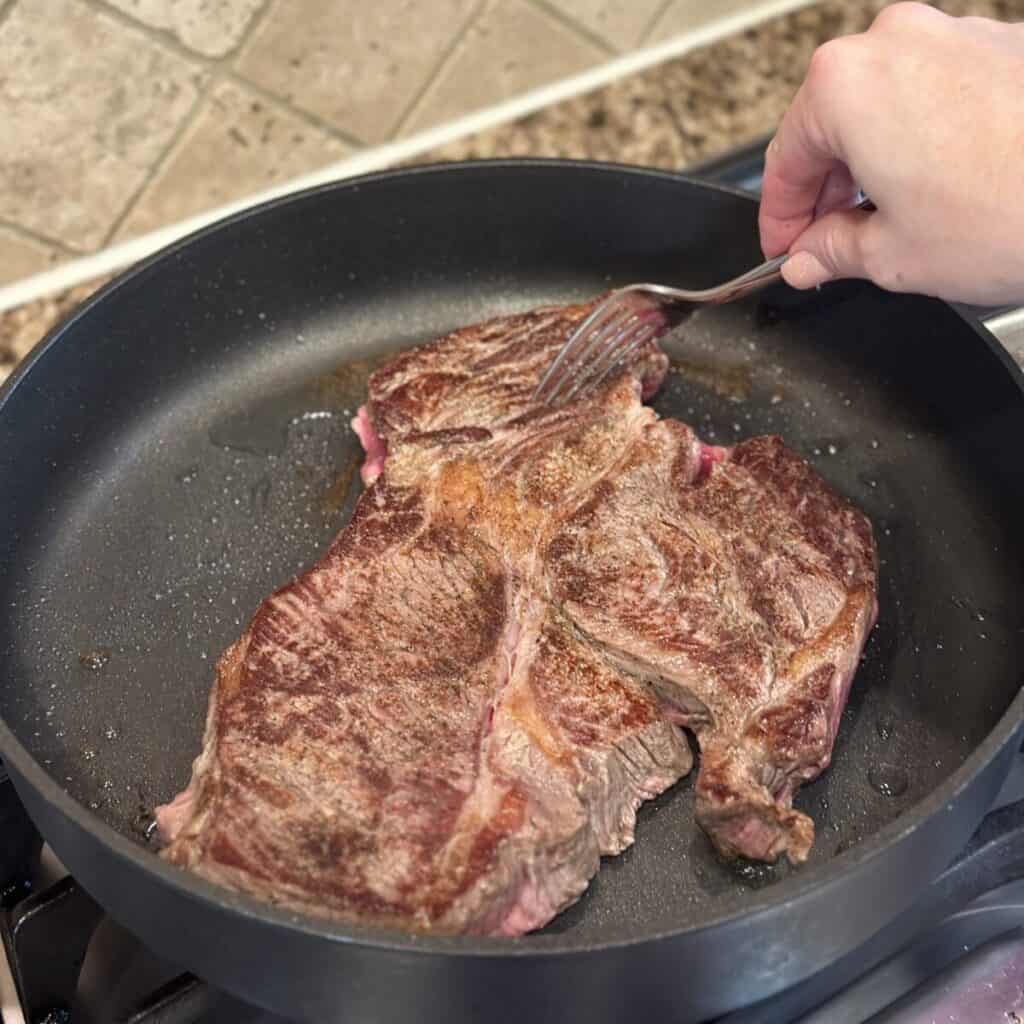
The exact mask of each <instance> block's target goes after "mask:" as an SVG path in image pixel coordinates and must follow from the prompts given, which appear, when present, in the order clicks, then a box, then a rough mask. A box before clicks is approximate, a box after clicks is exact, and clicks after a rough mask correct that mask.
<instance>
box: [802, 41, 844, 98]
mask: <svg viewBox="0 0 1024 1024" xmlns="http://www.w3.org/2000/svg"><path fill="white" fill-rule="evenodd" d="M846 51H847V46H846V43H845V41H844V40H843V39H830V40H829V41H828V42H827V43H822V44H821V46H819V47H818V48H817V49H816V50H815V51H814V53H813V54H811V61H810V64H808V66H807V81H808V82H809V83H811V84H812V85H813V86H814V87H815V88H821V87H823V86H829V85H831V84H832V83H833V82H834V81H835V80H836V78H837V77H838V76H839V74H840V73H841V71H842V68H843V65H844V64H845V62H846Z"/></svg>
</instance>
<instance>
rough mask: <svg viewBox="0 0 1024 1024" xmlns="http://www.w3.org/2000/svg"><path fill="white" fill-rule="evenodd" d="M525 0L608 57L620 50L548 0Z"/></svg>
mask: <svg viewBox="0 0 1024 1024" xmlns="http://www.w3.org/2000/svg"><path fill="white" fill-rule="evenodd" d="M526 2H527V3H528V4H529V5H530V6H531V7H533V8H534V9H535V10H537V11H542V12H543V13H544V14H546V15H547V16H548V17H549V18H550V19H551V20H552V21H557V22H558V24H559V25H561V26H562V28H567V29H568V30H569V31H570V32H572V33H573V35H575V36H578V37H579V38H580V39H582V40H583V41H584V42H587V43H590V44H591V46H596V47H597V48H598V49H599V50H600V51H601V52H602V53H604V54H606V55H607V56H609V57H614V56H615V55H616V54H617V53H620V52H622V51H620V50H617V49H616V48H615V47H614V46H612V44H611V43H609V42H608V40H607V39H603V38H602V37H601V36H599V35H598V34H597V33H596V32H594V31H593V30H592V29H590V28H588V27H587V26H586V25H583V24H581V23H580V22H578V21H576V20H575V18H571V17H570V16H569V15H568V14H566V13H565V12H564V11H560V10H559V9H558V8H557V7H554V6H553V5H552V4H550V3H549V2H548V0H526Z"/></svg>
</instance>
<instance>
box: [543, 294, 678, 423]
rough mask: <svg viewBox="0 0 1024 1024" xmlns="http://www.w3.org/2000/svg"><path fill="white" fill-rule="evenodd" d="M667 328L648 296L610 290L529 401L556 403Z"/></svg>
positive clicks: (603, 375)
mask: <svg viewBox="0 0 1024 1024" xmlns="http://www.w3.org/2000/svg"><path fill="white" fill-rule="evenodd" d="M667 327H668V320H667V318H666V317H665V315H664V312H663V310H662V309H661V307H660V306H659V305H658V304H657V303H655V302H653V301H652V300H651V299H648V298H646V297H645V296H643V295H640V294H638V293H636V292H628V293H621V292H613V293H612V294H611V295H609V296H608V298H606V299H605V300H604V301H603V302H601V303H599V304H598V305H597V306H596V307H595V308H594V309H593V310H592V311H591V313H590V315H589V316H587V318H586V319H585V320H584V321H583V322H582V323H581V324H580V325H579V327H577V328H576V330H575V331H573V333H572V335H571V336H570V337H569V340H568V341H567V342H566V343H565V344H564V345H563V346H562V348H561V349H560V350H559V352H558V355H557V356H555V358H554V360H553V361H552V363H551V365H550V366H549V367H548V369H547V372H546V373H545V374H544V376H543V377H542V378H541V381H540V383H539V384H538V385H537V387H536V390H535V391H534V393H533V400H534V401H535V402H543V403H544V404H545V405H549V406H556V405H561V404H562V403H564V402H568V401H570V400H571V399H573V398H575V397H576V396H577V395H579V394H581V393H582V392H583V391H585V390H586V389H587V388H589V387H596V386H597V385H599V384H600V383H601V382H602V381H604V380H605V378H607V377H608V375H609V374H610V373H612V372H613V371H614V370H616V369H618V367H620V366H621V365H622V364H623V363H624V362H625V361H626V359H628V357H629V356H630V355H632V353H633V352H635V351H636V350H637V349H639V348H640V347H641V346H642V345H644V344H646V343H647V342H649V341H651V340H653V339H654V338H656V337H657V336H658V335H659V334H661V333H662V332H663V331H664V330H665V329H666V328H667Z"/></svg>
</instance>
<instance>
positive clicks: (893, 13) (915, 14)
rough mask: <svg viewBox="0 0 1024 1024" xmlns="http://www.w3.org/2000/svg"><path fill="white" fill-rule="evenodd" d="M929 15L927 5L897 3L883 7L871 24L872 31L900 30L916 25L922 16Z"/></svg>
mask: <svg viewBox="0 0 1024 1024" xmlns="http://www.w3.org/2000/svg"><path fill="white" fill-rule="evenodd" d="M928 13H930V11H929V7H928V5H927V4H923V3H909V2H906V3H898V4H890V5H889V6H888V7H883V8H882V9H881V10H880V11H879V12H878V14H876V15H875V20H874V21H873V22H872V23H871V29H872V30H886V29H901V28H905V27H906V26H908V25H915V26H916V25H917V24H918V22H919V19H920V18H921V16H922V15H924V14H928Z"/></svg>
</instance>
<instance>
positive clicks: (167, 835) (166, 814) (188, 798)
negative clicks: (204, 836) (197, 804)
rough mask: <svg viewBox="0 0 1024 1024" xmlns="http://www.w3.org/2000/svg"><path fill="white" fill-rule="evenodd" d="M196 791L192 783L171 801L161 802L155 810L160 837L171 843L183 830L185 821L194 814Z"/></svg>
mask: <svg viewBox="0 0 1024 1024" xmlns="http://www.w3.org/2000/svg"><path fill="white" fill-rule="evenodd" d="M194 800H195V793H194V792H193V789H192V784H191V783H189V785H188V787H187V788H185V789H183V790H182V791H181V792H180V793H179V794H178V795H177V796H176V797H175V798H174V799H173V800H172V801H171V802H170V803H166V804H161V805H160V806H159V807H157V808H156V810H155V811H154V812H153V813H154V816H155V818H156V827H157V832H158V833H159V834H160V838H161V839H162V840H163V841H164V842H165V843H169V842H170V841H171V840H172V839H174V837H175V836H176V835H177V834H178V833H179V832H180V831H181V829H182V827H183V826H184V824H185V822H186V821H188V819H189V818H190V817H191V815H192V803H193V801H194Z"/></svg>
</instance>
